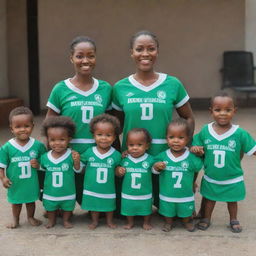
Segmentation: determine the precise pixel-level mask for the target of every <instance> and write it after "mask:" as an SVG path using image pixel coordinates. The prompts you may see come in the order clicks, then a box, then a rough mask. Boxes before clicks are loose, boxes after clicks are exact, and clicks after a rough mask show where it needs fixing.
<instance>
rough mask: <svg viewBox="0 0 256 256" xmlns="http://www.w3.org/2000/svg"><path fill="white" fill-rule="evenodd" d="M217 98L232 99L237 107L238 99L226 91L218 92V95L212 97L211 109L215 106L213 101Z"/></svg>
mask: <svg viewBox="0 0 256 256" xmlns="http://www.w3.org/2000/svg"><path fill="white" fill-rule="evenodd" d="M217 97H227V98H230V99H231V100H232V101H233V103H234V106H235V107H236V105H237V102H236V98H235V97H234V96H232V95H230V94H229V93H228V92H226V91H218V92H217V93H215V94H214V95H213V96H212V97H211V100H210V108H211V107H212V105H213V101H214V99H215V98H217Z"/></svg>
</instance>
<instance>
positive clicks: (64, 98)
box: [47, 78, 112, 153]
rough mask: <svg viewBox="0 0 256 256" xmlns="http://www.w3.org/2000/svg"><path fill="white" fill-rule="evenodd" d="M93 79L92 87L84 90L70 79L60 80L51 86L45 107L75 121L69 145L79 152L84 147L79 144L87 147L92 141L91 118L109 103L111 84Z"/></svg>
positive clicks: (101, 111)
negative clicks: (74, 130) (73, 132)
mask: <svg viewBox="0 0 256 256" xmlns="http://www.w3.org/2000/svg"><path fill="white" fill-rule="evenodd" d="M93 80H94V84H93V86H92V88H91V89H90V90H89V91H86V92H85V91H82V90H80V89H78V88H77V87H75V86H74V85H73V84H72V83H71V82H70V79H66V80H64V81H61V82H59V83H57V84H56V85H55V87H54V88H53V90H52V92H51V95H50V97H49V99H48V103H47V107H49V108H50V109H52V110H53V111H55V112H56V113H58V114H60V115H63V116H69V117H70V118H72V120H73V121H74V122H75V124H76V133H75V135H74V137H73V139H72V140H71V146H72V148H74V149H75V150H77V151H78V152H79V153H82V152H83V151H84V149H85V148H84V147H83V146H81V147H80V148H79V144H80V145H81V144H82V145H87V147H86V148H88V147H89V146H90V145H93V143H94V139H93V137H92V134H91V132H90V129H89V123H90V121H91V119H92V118H93V117H95V116H97V115H100V114H102V113H104V112H105V111H106V110H107V109H108V108H109V107H110V105H111V93H112V87H111V85H110V84H108V83H107V82H105V81H102V80H97V79H95V78H93ZM73 145H74V146H73ZM77 146H78V147H77Z"/></svg>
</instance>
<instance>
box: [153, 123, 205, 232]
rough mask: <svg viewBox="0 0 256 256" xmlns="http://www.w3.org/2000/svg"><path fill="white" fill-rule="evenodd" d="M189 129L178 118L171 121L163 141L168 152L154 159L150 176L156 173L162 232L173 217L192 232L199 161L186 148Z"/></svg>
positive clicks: (200, 162)
mask: <svg viewBox="0 0 256 256" xmlns="http://www.w3.org/2000/svg"><path fill="white" fill-rule="evenodd" d="M190 134H191V133H190V129H189V125H188V123H187V121H186V120H185V119H182V118H178V119H175V120H173V121H172V122H171V123H170V124H169V125H168V127H167V135H166V140H167V143H168V146H169V149H167V150H166V151H163V152H162V153H160V154H158V155H157V156H156V161H159V162H156V163H155V164H154V167H153V169H154V173H156V174H159V172H160V177H159V187H160V194H159V198H160V204H159V213H160V214H161V215H163V216H164V217H165V224H164V226H163V229H162V230H163V231H165V232H169V231H170V230H171V229H172V226H173V218H174V217H175V216H177V217H180V218H182V222H183V224H184V227H185V228H186V229H187V231H190V232H193V231H195V225H194V223H193V220H192V214H193V212H194V209H195V199H194V192H193V184H194V181H195V179H196V177H197V172H198V171H200V169H201V168H202V166H203V162H202V160H201V159H200V158H199V157H197V156H195V155H194V154H192V153H190V152H189V150H188V148H187V147H186V146H187V144H188V142H189V140H190Z"/></svg>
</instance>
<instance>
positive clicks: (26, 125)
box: [10, 114, 34, 142]
mask: <svg viewBox="0 0 256 256" xmlns="http://www.w3.org/2000/svg"><path fill="white" fill-rule="evenodd" d="M33 127H34V123H33V120H32V118H31V116H30V115H26V114H22V115H17V116H13V117H12V120H11V124H10V128H11V132H12V133H13V135H14V136H15V137H16V139H17V140H18V141H21V142H25V141H28V140H29V137H30V135H31V133H32V131H33Z"/></svg>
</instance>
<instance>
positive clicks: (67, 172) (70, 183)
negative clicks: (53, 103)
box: [31, 116, 82, 228]
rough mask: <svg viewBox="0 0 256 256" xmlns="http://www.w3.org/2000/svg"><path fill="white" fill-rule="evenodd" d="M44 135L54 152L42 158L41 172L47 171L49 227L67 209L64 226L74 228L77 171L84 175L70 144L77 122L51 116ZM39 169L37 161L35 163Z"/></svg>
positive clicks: (77, 155) (45, 181)
mask: <svg viewBox="0 0 256 256" xmlns="http://www.w3.org/2000/svg"><path fill="white" fill-rule="evenodd" d="M42 131H43V134H44V135H45V136H46V138H47V144H48V146H49V148H50V149H51V150H50V151H49V152H47V153H45V154H44V155H43V156H42V157H41V159H40V165H41V169H42V170H45V179H44V188H43V205H44V208H45V210H46V211H47V216H48V223H47V224H46V228H52V227H53V226H55V224H56V210H58V209H61V210H63V226H64V227H65V228H72V227H73V225H72V224H71V222H70V217H71V215H72V211H73V210H74V208H75V203H76V190H75V176H74V171H75V172H80V171H81V169H82V165H81V164H80V156H79V154H78V153H77V152H75V151H71V149H70V148H69V147H68V146H69V142H70V140H71V139H72V137H73V135H74V133H75V124H74V122H73V121H72V120H71V119H70V118H69V117H66V116H56V117H49V118H47V119H46V120H45V121H44V123H43V130H42ZM31 164H32V165H33V166H35V167H37V166H38V162H37V161H33V160H32V161H31Z"/></svg>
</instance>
